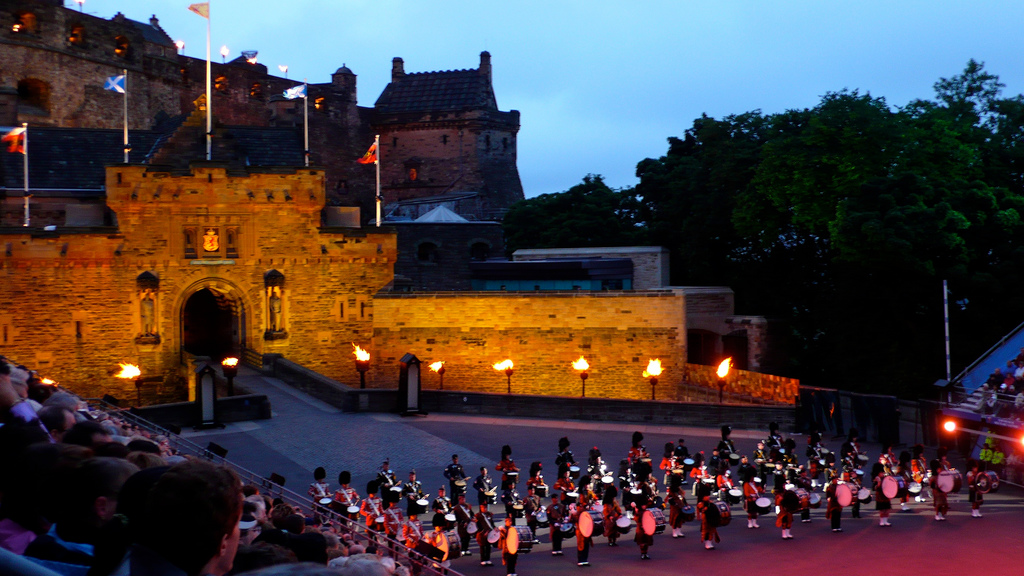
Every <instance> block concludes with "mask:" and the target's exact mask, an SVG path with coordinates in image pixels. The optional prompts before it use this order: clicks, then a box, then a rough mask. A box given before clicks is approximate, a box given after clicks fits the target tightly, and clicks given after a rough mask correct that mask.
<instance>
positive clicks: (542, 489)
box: [533, 484, 548, 498]
mask: <svg viewBox="0 0 1024 576" xmlns="http://www.w3.org/2000/svg"><path fill="white" fill-rule="evenodd" d="M533 493H534V494H536V495H537V496H539V497H540V498H547V497H548V485H547V484H537V485H535V486H534V487H533Z"/></svg>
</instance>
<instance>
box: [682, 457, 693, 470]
mask: <svg viewBox="0 0 1024 576" xmlns="http://www.w3.org/2000/svg"><path fill="white" fill-rule="evenodd" d="M694 464H696V462H694V460H693V458H683V467H685V468H686V469H687V470H689V469H690V468H693V465H694Z"/></svg>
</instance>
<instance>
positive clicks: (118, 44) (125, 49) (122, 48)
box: [114, 36, 130, 58]
mask: <svg viewBox="0 0 1024 576" xmlns="http://www.w3.org/2000/svg"><path fill="white" fill-rule="evenodd" d="M129 48H130V46H129V43H128V38H126V37H124V36H118V37H117V38H114V54H117V55H118V56H119V57H121V58H127V57H128V54H129Z"/></svg>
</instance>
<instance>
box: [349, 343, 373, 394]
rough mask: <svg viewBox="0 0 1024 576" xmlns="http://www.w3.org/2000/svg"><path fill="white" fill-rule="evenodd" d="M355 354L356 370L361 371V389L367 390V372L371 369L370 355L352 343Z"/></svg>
mask: <svg viewBox="0 0 1024 576" xmlns="http://www.w3.org/2000/svg"><path fill="white" fill-rule="evenodd" d="M352 348H354V350H353V352H352V353H353V354H355V355H356V370H358V371H359V387H360V388H366V371H367V370H369V369H370V353H369V352H367V351H366V350H363V349H362V348H360V347H359V346H357V345H356V343H355V342H353V343H352Z"/></svg>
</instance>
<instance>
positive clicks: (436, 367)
mask: <svg viewBox="0 0 1024 576" xmlns="http://www.w3.org/2000/svg"><path fill="white" fill-rule="evenodd" d="M430 369H431V370H433V371H434V372H437V375H438V376H439V377H440V378H441V381H440V386H439V387H438V389H439V390H444V360H438V361H437V362H434V363H433V364H431V365H430Z"/></svg>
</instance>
